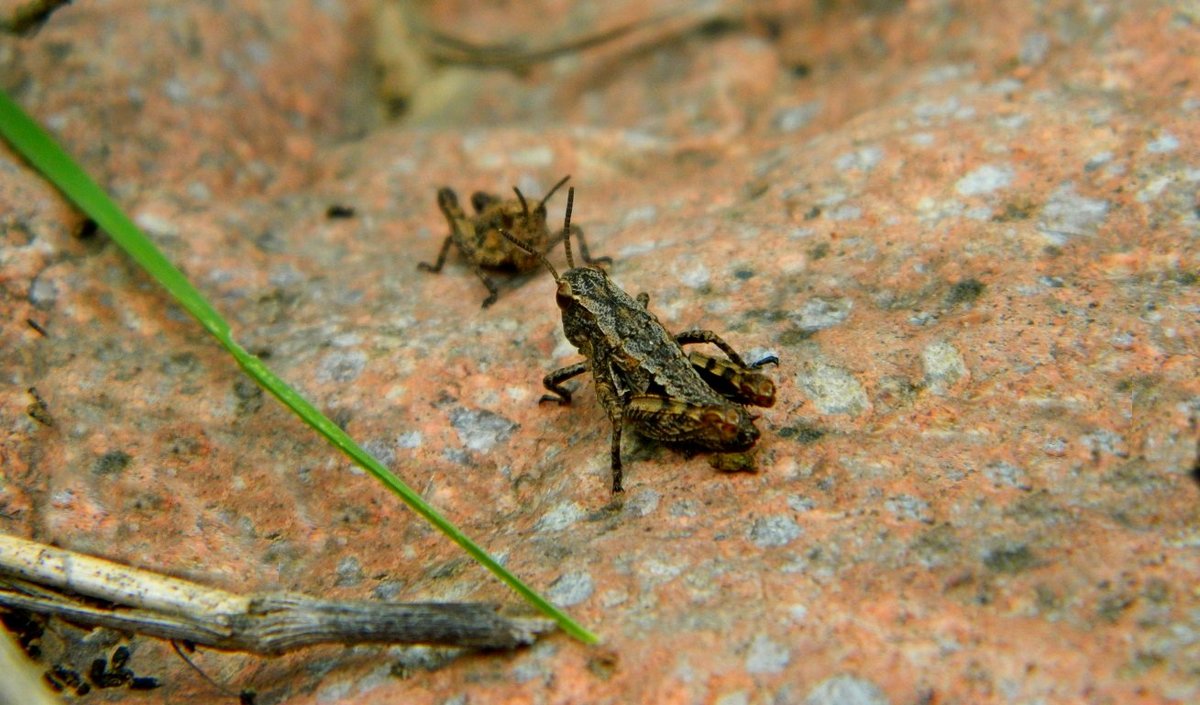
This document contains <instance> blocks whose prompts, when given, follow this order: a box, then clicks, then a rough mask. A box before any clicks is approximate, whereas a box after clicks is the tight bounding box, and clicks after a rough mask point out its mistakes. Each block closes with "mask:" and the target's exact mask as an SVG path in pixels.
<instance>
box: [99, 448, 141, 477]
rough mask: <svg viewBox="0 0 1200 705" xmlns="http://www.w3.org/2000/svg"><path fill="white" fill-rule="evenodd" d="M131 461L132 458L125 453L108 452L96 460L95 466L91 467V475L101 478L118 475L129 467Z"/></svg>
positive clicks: (118, 451)
mask: <svg viewBox="0 0 1200 705" xmlns="http://www.w3.org/2000/svg"><path fill="white" fill-rule="evenodd" d="M131 460H133V458H132V457H130V455H129V454H128V453H126V452H125V451H122V450H110V451H108V452H107V453H105V454H104V455H102V456H100V457H99V458H97V459H96V462H95V464H93V465H92V473H93V474H95V475H101V476H104V475H118V474H120V473H122V472H124V470H125V468H127V467H129V462H130V461H131Z"/></svg>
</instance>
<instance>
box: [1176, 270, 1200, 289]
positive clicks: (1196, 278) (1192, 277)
mask: <svg viewBox="0 0 1200 705" xmlns="http://www.w3.org/2000/svg"><path fill="white" fill-rule="evenodd" d="M1171 281H1173V282H1175V283H1176V284H1181V285H1183V286H1194V285H1195V284H1196V283H1197V282H1200V272H1195V271H1192V270H1185V271H1175V272H1172V273H1171Z"/></svg>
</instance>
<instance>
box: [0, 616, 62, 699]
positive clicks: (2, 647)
mask: <svg viewBox="0 0 1200 705" xmlns="http://www.w3.org/2000/svg"><path fill="white" fill-rule="evenodd" d="M61 702H62V701H60V700H59V699H58V698H56V697H54V694H53V693H51V692H50V689H49V688H47V687H46V683H45V681H43V680H42V674H41V673H40V672H39V671H38V669H36V668H34V667H33V664H31V663H30V662H29V660H28V659H26V658H25V654H24V653H22V652H21V647H20V646H18V645H17V642H16V641H14V640H13V638H12V635H10V634H9V633H8V632H7V631H5V630H4V628H3V627H0V705H61Z"/></svg>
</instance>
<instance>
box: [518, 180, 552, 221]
mask: <svg viewBox="0 0 1200 705" xmlns="http://www.w3.org/2000/svg"><path fill="white" fill-rule="evenodd" d="M513 193H515V194H517V200H518V201H520V202H521V214H522V215H524V216H525V220H529V204H528V203H526V202H525V194H523V193H521V189H519V188H517V187H516V186H513ZM542 202H543V203H545V202H546V199H544V198H543V199H542Z"/></svg>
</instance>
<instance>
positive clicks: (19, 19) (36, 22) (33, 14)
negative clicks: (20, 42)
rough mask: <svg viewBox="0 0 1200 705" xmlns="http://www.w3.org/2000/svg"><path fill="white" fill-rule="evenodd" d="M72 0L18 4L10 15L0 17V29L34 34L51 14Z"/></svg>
mask: <svg viewBox="0 0 1200 705" xmlns="http://www.w3.org/2000/svg"><path fill="white" fill-rule="evenodd" d="M70 4H71V0H31V2H27V3H25V4H23V5H20V6H18V7H17V8H16V9H14V10H13V11H12V14H11V15H9V16H8V17H0V30H2V31H4V32H6V33H8V34H17V35H25V34H32V33H33V32H35V31H36V30H38V29H40V28H41V26H42V25H43V24H45V23H46V20H48V19H50V15H52V14H54V11H55V10H57V9H59V8H60V7H62V6H63V5H70Z"/></svg>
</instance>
